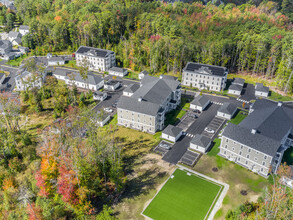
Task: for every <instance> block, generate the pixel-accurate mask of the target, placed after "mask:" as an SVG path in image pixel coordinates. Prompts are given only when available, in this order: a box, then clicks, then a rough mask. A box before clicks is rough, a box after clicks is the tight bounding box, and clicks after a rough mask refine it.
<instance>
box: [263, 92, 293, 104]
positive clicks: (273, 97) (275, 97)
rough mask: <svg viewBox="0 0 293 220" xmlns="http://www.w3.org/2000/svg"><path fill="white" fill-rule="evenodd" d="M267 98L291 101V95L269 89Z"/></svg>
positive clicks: (292, 97)
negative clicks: (269, 92) (269, 93)
mask: <svg viewBox="0 0 293 220" xmlns="http://www.w3.org/2000/svg"><path fill="white" fill-rule="evenodd" d="M268 98H269V99H271V100H274V101H282V102H284V101H293V96H283V95H281V94H279V93H276V92H274V91H271V95H270V96H269V97H268Z"/></svg>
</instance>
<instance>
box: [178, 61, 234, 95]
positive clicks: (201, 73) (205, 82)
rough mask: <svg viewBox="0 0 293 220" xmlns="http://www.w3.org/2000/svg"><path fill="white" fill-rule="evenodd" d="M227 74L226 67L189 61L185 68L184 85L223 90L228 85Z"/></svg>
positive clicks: (183, 74)
mask: <svg viewBox="0 0 293 220" xmlns="http://www.w3.org/2000/svg"><path fill="white" fill-rule="evenodd" d="M227 75H228V70H227V68H225V67H221V66H212V65H207V64H200V63H192V62H189V63H187V65H186V66H185V68H184V69H183V73H182V85H184V86H189V87H195V88H198V89H208V90H212V91H221V90H222V89H224V88H225V87H226V81H227Z"/></svg>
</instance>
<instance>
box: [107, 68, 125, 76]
mask: <svg viewBox="0 0 293 220" xmlns="http://www.w3.org/2000/svg"><path fill="white" fill-rule="evenodd" d="M127 74H128V71H127V69H124V68H120V67H115V66H114V67H111V68H110V69H109V75H113V76H119V77H124V76H126V75H127Z"/></svg>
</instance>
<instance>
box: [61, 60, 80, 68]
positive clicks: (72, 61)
mask: <svg viewBox="0 0 293 220" xmlns="http://www.w3.org/2000/svg"><path fill="white" fill-rule="evenodd" d="M62 66H66V67H71V68H77V66H76V61H75V60H69V61H68V62H67V63H65V64H64V65H62Z"/></svg>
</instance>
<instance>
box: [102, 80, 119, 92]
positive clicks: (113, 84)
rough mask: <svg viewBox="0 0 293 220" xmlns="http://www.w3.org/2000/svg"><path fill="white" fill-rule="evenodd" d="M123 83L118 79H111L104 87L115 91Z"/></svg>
mask: <svg viewBox="0 0 293 220" xmlns="http://www.w3.org/2000/svg"><path fill="white" fill-rule="evenodd" d="M120 85H121V83H120V82H119V81H117V80H113V79H110V80H108V81H107V82H105V84H104V88H105V89H106V90H109V91H115V90H116V89H118V88H119V87H120Z"/></svg>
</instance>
